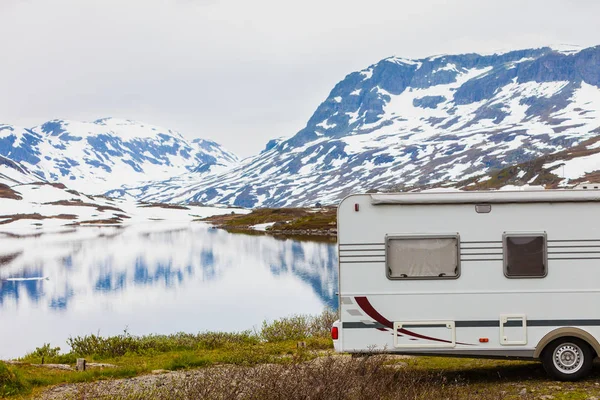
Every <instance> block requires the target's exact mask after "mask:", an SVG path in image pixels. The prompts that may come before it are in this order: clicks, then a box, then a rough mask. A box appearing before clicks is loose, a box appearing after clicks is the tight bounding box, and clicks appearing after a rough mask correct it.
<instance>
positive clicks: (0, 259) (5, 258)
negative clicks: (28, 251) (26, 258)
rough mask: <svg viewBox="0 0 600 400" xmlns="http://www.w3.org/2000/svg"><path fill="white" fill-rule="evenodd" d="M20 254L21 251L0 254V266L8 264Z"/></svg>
mask: <svg viewBox="0 0 600 400" xmlns="http://www.w3.org/2000/svg"><path fill="white" fill-rule="evenodd" d="M21 254H23V252H22V251H19V252H17V253H12V254H5V255H0V267H1V266H3V265H8V264H10V263H11V262H13V261H14V260H16V259H17V257H19V256H20V255H21Z"/></svg>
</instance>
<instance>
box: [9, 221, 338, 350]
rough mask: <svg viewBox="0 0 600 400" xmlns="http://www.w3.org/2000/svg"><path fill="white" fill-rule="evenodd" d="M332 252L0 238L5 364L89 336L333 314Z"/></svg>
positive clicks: (268, 244) (123, 239)
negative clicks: (328, 311)
mask: <svg viewBox="0 0 600 400" xmlns="http://www.w3.org/2000/svg"><path fill="white" fill-rule="evenodd" d="M337 280H338V270H337V246H336V244H335V243H323V242H314V241H298V240H291V239H275V238H273V237H270V236H264V235H245V234H232V233H228V232H225V231H223V230H220V229H214V228H211V227H210V226H209V225H206V224H203V223H179V224H175V223H167V222H158V221H157V222H154V223H146V224H137V225H133V226H128V227H126V228H109V227H103V228H84V229H79V230H76V231H73V232H70V233H62V234H45V235H42V236H39V237H27V238H14V237H8V236H4V237H2V236H0V359H7V358H12V357H18V356H22V355H25V353H27V352H29V351H32V350H34V349H35V348H36V347H38V346H41V345H43V344H44V343H51V345H52V346H60V347H61V349H62V350H63V351H66V350H68V348H67V344H66V339H67V338H68V337H70V336H78V335H84V334H90V333H95V334H97V333H100V334H101V335H104V336H108V335H115V334H119V333H122V332H123V331H124V330H125V329H127V330H128V332H130V333H131V334H134V335H143V334H150V333H156V334H168V333H175V332H189V333H195V332H200V331H206V330H216V331H240V330H246V329H253V328H259V327H260V325H261V323H262V321H263V320H273V319H276V318H279V317H283V316H288V315H292V314H318V313H320V312H321V311H322V310H323V309H324V308H325V307H331V308H334V309H335V308H337V296H336V291H337Z"/></svg>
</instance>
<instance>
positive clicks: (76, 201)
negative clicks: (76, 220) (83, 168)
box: [44, 199, 125, 213]
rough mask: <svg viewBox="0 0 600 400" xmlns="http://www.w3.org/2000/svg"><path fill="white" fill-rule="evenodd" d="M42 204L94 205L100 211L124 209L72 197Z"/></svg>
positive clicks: (119, 210)
mask: <svg viewBox="0 0 600 400" xmlns="http://www.w3.org/2000/svg"><path fill="white" fill-rule="evenodd" d="M44 205H50V206H71V207H94V208H95V209H96V210H98V211H100V212H102V211H117V212H121V213H124V212H125V211H123V210H121V209H120V208H117V207H112V206H102V205H99V204H94V203H85V202H83V201H81V200H77V199H72V200H59V201H52V202H49V203H44Z"/></svg>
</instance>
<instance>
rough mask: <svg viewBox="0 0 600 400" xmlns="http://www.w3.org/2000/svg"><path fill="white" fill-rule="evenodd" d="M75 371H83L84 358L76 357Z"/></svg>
mask: <svg viewBox="0 0 600 400" xmlns="http://www.w3.org/2000/svg"><path fill="white" fill-rule="evenodd" d="M75 369H76V370H77V371H85V358H78V359H77V365H76V366H75Z"/></svg>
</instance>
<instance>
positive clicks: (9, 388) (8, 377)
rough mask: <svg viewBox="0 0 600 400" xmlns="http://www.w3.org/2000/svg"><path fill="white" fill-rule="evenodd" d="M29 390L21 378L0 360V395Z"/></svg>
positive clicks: (15, 393) (23, 392) (12, 394)
mask: <svg viewBox="0 0 600 400" xmlns="http://www.w3.org/2000/svg"><path fill="white" fill-rule="evenodd" d="M27 392H29V387H28V386H27V384H26V383H25V381H24V380H23V378H22V377H21V376H20V375H19V374H18V373H17V372H15V371H13V369H12V368H10V367H9V366H8V365H6V364H5V363H3V362H2V361H0V397H4V396H14V395H18V394H25V393H27Z"/></svg>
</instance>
